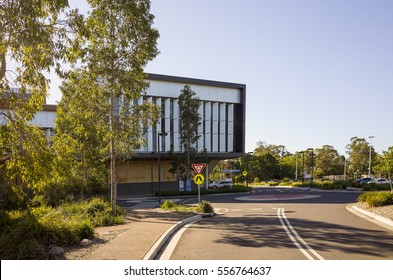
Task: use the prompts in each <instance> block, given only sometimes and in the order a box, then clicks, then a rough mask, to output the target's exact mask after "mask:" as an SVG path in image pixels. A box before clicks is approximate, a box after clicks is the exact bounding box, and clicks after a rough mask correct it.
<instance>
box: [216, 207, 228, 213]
mask: <svg viewBox="0 0 393 280" xmlns="http://www.w3.org/2000/svg"><path fill="white" fill-rule="evenodd" d="M226 212H229V209H228V208H214V213H216V214H218V215H224V214H225V213H226Z"/></svg>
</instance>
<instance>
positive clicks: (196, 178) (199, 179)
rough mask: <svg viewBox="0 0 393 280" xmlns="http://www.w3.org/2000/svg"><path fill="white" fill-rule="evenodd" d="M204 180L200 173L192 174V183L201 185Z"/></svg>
mask: <svg viewBox="0 0 393 280" xmlns="http://www.w3.org/2000/svg"><path fill="white" fill-rule="evenodd" d="M203 182H205V177H203V175H202V174H197V175H195V176H194V183H195V184H197V185H202V184H203Z"/></svg>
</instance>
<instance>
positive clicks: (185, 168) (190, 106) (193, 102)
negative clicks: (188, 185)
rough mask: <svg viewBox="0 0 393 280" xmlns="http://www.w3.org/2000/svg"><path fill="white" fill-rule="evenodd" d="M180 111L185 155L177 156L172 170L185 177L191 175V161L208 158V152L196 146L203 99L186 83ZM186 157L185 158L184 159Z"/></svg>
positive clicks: (180, 99)
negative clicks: (203, 151) (202, 151)
mask: <svg viewBox="0 0 393 280" xmlns="http://www.w3.org/2000/svg"><path fill="white" fill-rule="evenodd" d="M178 104H179V112H180V119H181V141H180V142H181V144H182V146H183V149H184V155H185V157H184V156H180V157H179V156H175V157H174V160H173V164H172V168H171V169H170V172H171V173H172V174H177V175H178V176H181V177H183V179H186V178H190V176H191V170H192V168H191V163H192V161H194V160H196V159H197V158H198V159H201V160H202V159H204V160H206V153H199V154H198V151H197V150H196V148H195V143H196V142H197V141H198V139H199V137H200V135H198V126H199V125H200V121H201V117H200V116H199V112H198V110H199V107H200V105H201V101H200V100H199V98H198V97H197V94H196V92H195V91H193V90H192V89H191V87H190V86H189V85H185V86H184V88H183V89H182V90H181V94H180V95H179V100H178ZM184 159H185V160H184Z"/></svg>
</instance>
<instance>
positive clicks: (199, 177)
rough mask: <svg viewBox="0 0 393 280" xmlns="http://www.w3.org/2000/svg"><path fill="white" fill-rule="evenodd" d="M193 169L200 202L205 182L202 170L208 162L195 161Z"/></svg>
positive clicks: (199, 201)
mask: <svg viewBox="0 0 393 280" xmlns="http://www.w3.org/2000/svg"><path fill="white" fill-rule="evenodd" d="M191 167H192V169H194V171H195V174H196V175H195V176H194V183H195V184H197V185H198V204H199V203H201V185H202V184H203V182H205V177H203V175H202V172H203V170H204V169H205V167H206V163H193V164H192V165H191Z"/></svg>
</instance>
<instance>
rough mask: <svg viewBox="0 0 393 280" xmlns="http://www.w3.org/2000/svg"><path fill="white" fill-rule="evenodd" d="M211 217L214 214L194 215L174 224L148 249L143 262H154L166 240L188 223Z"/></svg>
mask: <svg viewBox="0 0 393 280" xmlns="http://www.w3.org/2000/svg"><path fill="white" fill-rule="evenodd" d="M213 215H214V213H208V214H201V215H196V216H193V217H190V218H187V219H184V220H182V221H180V222H178V223H176V224H175V225H173V226H171V227H170V228H168V229H167V230H166V231H165V232H164V233H163V234H162V235H161V237H160V238H159V239H158V240H157V242H156V243H154V244H153V246H152V247H151V248H150V250H149V251H148V252H147V254H146V255H145V256H144V257H143V260H154V259H155V257H156V256H157V254H158V252H159V251H160V250H161V248H162V247H163V246H164V245H165V244H166V242H167V241H168V239H169V238H170V237H171V236H172V235H173V234H174V233H175V232H177V231H178V230H179V229H180V228H182V227H184V226H185V225H187V224H189V223H192V222H197V221H200V220H202V218H205V217H212V216H213Z"/></svg>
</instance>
